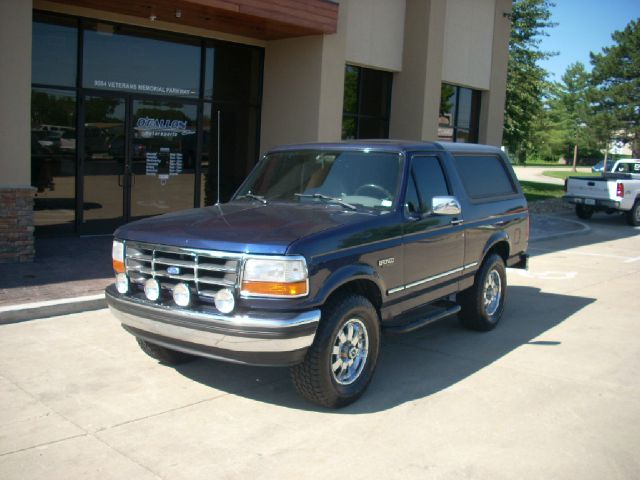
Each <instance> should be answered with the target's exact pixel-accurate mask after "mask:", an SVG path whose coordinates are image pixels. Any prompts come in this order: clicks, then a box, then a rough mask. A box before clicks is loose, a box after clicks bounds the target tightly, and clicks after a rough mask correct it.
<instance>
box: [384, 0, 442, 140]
mask: <svg viewBox="0 0 640 480" xmlns="http://www.w3.org/2000/svg"><path fill="white" fill-rule="evenodd" d="M446 8H447V7H446V0H407V3H406V13H405V24H404V49H403V54H402V71H401V72H400V73H398V74H396V75H395V76H394V79H393V94H392V96H391V120H390V126H389V135H390V137H391V138H403V139H409V140H436V139H437V137H438V115H439V111H440V89H441V85H442V57H443V48H444V24H445V14H446Z"/></svg>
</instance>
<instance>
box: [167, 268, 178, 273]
mask: <svg viewBox="0 0 640 480" xmlns="http://www.w3.org/2000/svg"><path fill="white" fill-rule="evenodd" d="M167 273H168V274H169V275H180V268H179V267H167Z"/></svg>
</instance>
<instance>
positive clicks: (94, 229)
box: [81, 96, 126, 233]
mask: <svg viewBox="0 0 640 480" xmlns="http://www.w3.org/2000/svg"><path fill="white" fill-rule="evenodd" d="M84 112H85V123H84V129H83V130H84V136H83V139H84V140H83V144H84V148H83V152H84V155H83V162H82V174H83V208H82V229H81V231H83V232H84V233H107V232H109V233H110V232H112V231H113V230H114V229H115V228H116V227H117V226H118V225H120V224H121V223H123V221H124V213H125V212H124V207H123V201H124V194H123V187H124V186H125V181H126V179H125V178H124V173H125V128H124V126H125V114H126V101H125V99H124V98H123V97H114V96H87V97H85V101H84Z"/></svg>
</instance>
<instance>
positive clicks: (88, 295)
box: [0, 235, 113, 324]
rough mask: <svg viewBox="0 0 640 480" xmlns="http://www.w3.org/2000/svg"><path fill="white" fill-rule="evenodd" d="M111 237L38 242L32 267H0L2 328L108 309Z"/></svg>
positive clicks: (51, 239) (9, 265)
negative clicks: (11, 324)
mask: <svg viewBox="0 0 640 480" xmlns="http://www.w3.org/2000/svg"><path fill="white" fill-rule="evenodd" d="M111 242H112V237H111V236H110V235H106V236H96V237H64V238H44V239H38V240H36V258H35V260H34V262H33V263H3V264H0V324H3V323H13V322H18V321H23V320H30V319H34V318H43V317H51V316H55V315H63V314H67V313H76V312H81V311H86V310H92V309H98V308H104V307H105V306H106V303H105V300H104V289H105V287H106V286H107V285H109V283H111V282H112V281H113V280H112V279H113V270H112V267H111Z"/></svg>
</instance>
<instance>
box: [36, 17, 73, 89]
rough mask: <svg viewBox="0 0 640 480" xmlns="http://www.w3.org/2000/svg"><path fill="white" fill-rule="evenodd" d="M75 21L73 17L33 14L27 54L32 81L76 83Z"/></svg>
mask: <svg viewBox="0 0 640 480" xmlns="http://www.w3.org/2000/svg"><path fill="white" fill-rule="evenodd" d="M77 23H78V22H77V21H76V20H75V19H67V18H59V17H53V16H50V15H44V14H35V15H34V17H33V41H32V42H33V43H32V51H33V53H32V55H31V77H32V78H31V81H32V82H33V83H35V84H40V85H59V86H63V87H75V86H76V74H77V71H76V70H77V69H76V63H77V56H78V49H77V45H78V28H77Z"/></svg>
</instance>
